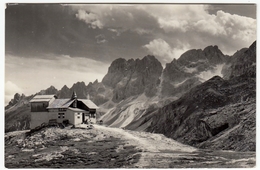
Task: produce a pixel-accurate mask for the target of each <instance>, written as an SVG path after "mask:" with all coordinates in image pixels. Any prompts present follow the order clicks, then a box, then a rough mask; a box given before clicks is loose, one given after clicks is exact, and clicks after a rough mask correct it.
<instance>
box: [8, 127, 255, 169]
mask: <svg viewBox="0 0 260 170" xmlns="http://www.w3.org/2000/svg"><path fill="white" fill-rule="evenodd" d="M26 132H27V131H16V132H9V133H6V134H5V167H6V168H227V167H231V168H246V167H254V166H255V161H256V159H255V152H242V153H241V152H233V151H212V150H201V149H196V148H193V147H190V146H187V145H183V144H181V143H178V142H176V141H174V140H172V139H169V138H166V137H165V136H163V135H160V134H153V133H147V132H137V131H128V130H124V129H119V128H110V127H105V126H100V125H94V128H93V129H84V128H83V127H82V128H79V129H78V128H77V129H71V128H69V127H67V128H65V129H59V128H44V129H42V130H40V131H38V132H34V133H33V134H31V135H30V136H27V137H26V135H25V133H26Z"/></svg>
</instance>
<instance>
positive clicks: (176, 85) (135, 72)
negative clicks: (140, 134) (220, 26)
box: [6, 46, 228, 130]
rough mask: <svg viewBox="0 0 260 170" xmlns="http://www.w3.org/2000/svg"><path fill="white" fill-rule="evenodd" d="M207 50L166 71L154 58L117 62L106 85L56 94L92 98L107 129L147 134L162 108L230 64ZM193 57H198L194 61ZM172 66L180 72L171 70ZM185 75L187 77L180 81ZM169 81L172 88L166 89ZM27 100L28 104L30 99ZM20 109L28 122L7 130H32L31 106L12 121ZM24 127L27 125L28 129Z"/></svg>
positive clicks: (76, 87) (184, 57)
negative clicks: (204, 76)
mask: <svg viewBox="0 0 260 170" xmlns="http://www.w3.org/2000/svg"><path fill="white" fill-rule="evenodd" d="M205 49H207V50H205ZM205 49H204V50H190V51H188V52H186V54H185V53H184V54H185V55H184V54H183V55H182V56H181V57H180V58H179V59H178V61H177V60H174V61H172V62H171V63H170V64H168V66H167V65H166V68H165V69H163V68H162V66H161V63H160V62H159V61H158V60H157V59H156V58H155V57H154V56H146V57H144V58H143V59H141V60H140V59H136V60H133V59H130V60H128V61H127V60H125V59H117V60H115V61H114V62H113V63H112V64H111V66H110V68H109V70H108V74H107V75H106V76H105V77H104V78H103V80H102V82H98V81H95V82H94V83H89V84H88V85H86V84H85V83H84V82H78V83H75V84H74V85H73V86H72V87H71V88H68V87H67V86H64V87H63V88H62V89H61V90H57V89H56V90H57V92H56V94H57V95H58V97H60V98H69V97H70V96H71V94H72V92H73V91H76V93H77V94H78V96H79V97H80V98H87V97H88V95H89V97H90V99H91V100H93V101H94V102H95V103H97V104H98V105H99V106H100V108H101V110H100V112H103V113H106V114H105V115H104V116H103V117H102V120H103V121H104V123H106V124H107V125H111V126H114V127H125V128H129V129H133V130H136V129H137V130H146V129H147V127H149V126H150V123H151V118H152V117H153V114H154V113H155V111H156V110H157V109H158V108H160V107H163V106H164V105H167V104H169V103H170V102H172V101H174V100H176V99H178V98H179V97H180V96H181V95H182V94H183V93H185V92H186V91H188V90H189V89H191V88H192V87H195V86H196V85H199V84H201V83H202V81H201V78H200V77H199V76H200V74H204V73H207V72H209V73H210V75H214V74H211V72H214V70H215V68H216V66H217V65H219V64H225V62H227V61H228V59H227V58H228V57H227V56H224V55H223V54H222V52H221V51H220V50H219V49H218V48H217V47H216V46H210V47H209V48H205ZM192 51H198V52H197V53H198V55H197V54H194V55H192V54H191V52H192ZM206 54H207V55H206ZM208 55H212V56H217V59H216V60H212V58H214V57H212V56H208ZM187 56H188V57H187ZM192 56H195V57H194V58H192ZM196 56H197V57H196ZM185 64H187V66H186V65H185ZM172 65H173V67H175V68H176V69H168V68H170V67H172ZM175 65H177V66H175ZM187 68H188V71H187ZM195 68H196V69H195ZM166 70H167V71H166ZM176 70H178V71H179V72H177V73H178V74H176ZM194 70H195V71H194ZM170 72H171V73H170ZM182 73H183V74H184V77H182V79H181V80H178V79H179V76H181V75H182ZM186 73H187V74H186ZM167 74H168V75H167ZM172 75H175V77H176V79H174V78H172ZM167 76H168V79H167ZM183 78H187V79H183ZM176 80H178V81H176ZM182 80H184V81H182ZM166 81H167V82H168V84H170V86H167V85H165V84H167V83H164V82H166ZM180 81H181V82H180ZM54 91H55V89H53V87H51V88H50V89H46V90H44V91H41V92H40V93H41V94H47V93H51V92H54ZM52 94H53V93H52ZM27 99H28V100H27V102H28V101H29V99H30V98H27ZM18 103H19V102H18ZM14 106H18V105H17V104H15V105H14ZM14 108H15V107H14ZM18 109H20V110H23V111H22V113H23V114H24V115H27V117H26V121H24V119H19V120H17V121H18V122H22V123H19V124H18V125H16V126H14V124H13V123H12V124H11V125H12V126H11V127H12V128H10V126H8V123H6V130H8V129H12V130H18V129H19V130H20V129H26V128H28V127H29V126H28V124H29V117H28V115H29V107H28V106H27V108H26V106H25V105H24V106H23V105H22V107H20V108H16V110H13V111H12V114H9V117H15V116H16V115H17V112H15V111H17V110H18ZM8 113H10V110H9V109H7V110H6V114H8ZM20 113H21V112H20ZM10 115H13V116H10ZM6 120H7V119H6ZM8 120H11V118H10V119H8ZM7 122H8V121H7ZM23 122H26V123H23ZM21 124H26V126H24V125H21ZM8 127H9V128H8Z"/></svg>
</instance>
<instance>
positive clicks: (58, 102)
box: [47, 99, 74, 109]
mask: <svg viewBox="0 0 260 170" xmlns="http://www.w3.org/2000/svg"><path fill="white" fill-rule="evenodd" d="M73 101H74V99H55V100H54V101H53V102H52V103H51V104H50V105H49V107H47V109H55V108H68V107H69V106H70V105H71V104H72V103H73Z"/></svg>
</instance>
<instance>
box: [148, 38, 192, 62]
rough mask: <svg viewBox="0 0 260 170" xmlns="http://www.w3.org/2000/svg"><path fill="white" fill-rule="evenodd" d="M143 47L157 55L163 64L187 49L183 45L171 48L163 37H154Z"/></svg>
mask: <svg viewBox="0 0 260 170" xmlns="http://www.w3.org/2000/svg"><path fill="white" fill-rule="evenodd" d="M143 47H144V48H146V49H147V50H148V51H149V52H151V53H152V54H153V55H155V56H159V57H160V60H161V62H162V63H163V64H165V63H167V62H171V61H172V60H173V59H174V58H176V59H177V58H179V57H180V56H181V54H183V53H184V52H185V51H186V50H187V47H185V46H182V47H176V48H172V47H171V46H170V45H169V44H168V43H167V42H166V41H164V40H163V39H154V40H152V41H150V42H149V44H146V45H144V46H143Z"/></svg>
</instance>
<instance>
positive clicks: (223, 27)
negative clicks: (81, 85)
mask: <svg viewBox="0 0 260 170" xmlns="http://www.w3.org/2000/svg"><path fill="white" fill-rule="evenodd" d="M231 6H232V5H231ZM242 7H243V6H241V8H242ZM210 8H211V5H199V4H198V5H194V4H193V5H188V4H180V5H178V4H172V5H171V4H167V5H164V4H156V5H144V4H142V5H141V4H140V5H125V6H124V5H116V4H113V5H112V4H110V5H92V6H88V5H86V6H80V7H77V8H75V9H76V10H78V15H79V13H81V15H82V16H83V17H82V18H90V19H87V22H88V23H89V22H91V21H96V20H98V21H100V23H101V25H102V26H103V27H107V28H108V30H110V31H111V32H115V33H116V35H117V36H119V35H121V33H122V32H125V31H127V30H130V31H132V32H135V33H137V34H138V35H140V36H147V35H148V34H149V36H151V37H152V38H153V39H159V38H161V39H164V40H166V38H165V37H163V36H166V35H167V36H171V37H172V39H174V40H169V39H167V42H170V43H171V45H173V46H175V45H177V44H176V43H174V41H175V40H178V41H181V42H182V43H183V44H190V46H191V48H204V47H205V46H207V45H218V46H219V47H220V48H221V49H223V52H224V53H225V54H232V53H234V52H235V51H236V50H237V49H240V48H243V47H247V46H249V45H250V44H251V43H252V42H253V41H254V40H255V39H256V19H253V18H250V17H245V16H240V15H236V14H230V13H228V12H224V11H222V10H218V11H216V13H209V10H210ZM227 8H228V7H226V8H225V9H227ZM83 11H85V12H83ZM86 11H87V12H86ZM86 14H88V15H90V14H95V15H94V16H93V15H91V16H88V17H86V16H85V15H86ZM119 30H120V31H119ZM238 42H239V43H238Z"/></svg>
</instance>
